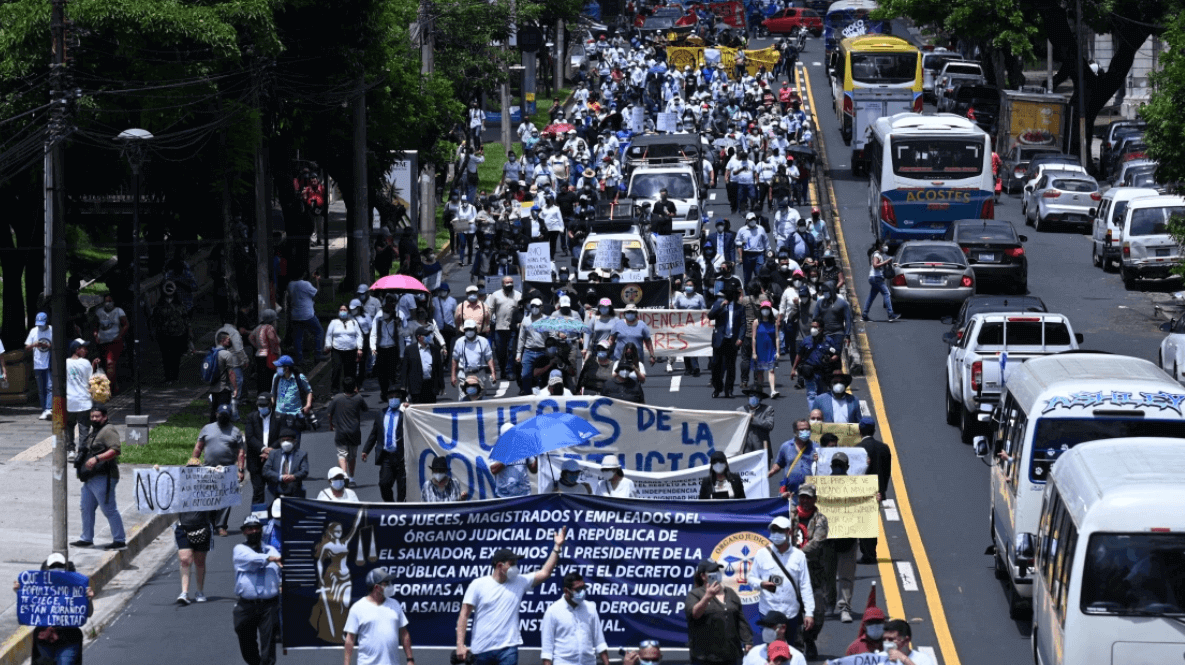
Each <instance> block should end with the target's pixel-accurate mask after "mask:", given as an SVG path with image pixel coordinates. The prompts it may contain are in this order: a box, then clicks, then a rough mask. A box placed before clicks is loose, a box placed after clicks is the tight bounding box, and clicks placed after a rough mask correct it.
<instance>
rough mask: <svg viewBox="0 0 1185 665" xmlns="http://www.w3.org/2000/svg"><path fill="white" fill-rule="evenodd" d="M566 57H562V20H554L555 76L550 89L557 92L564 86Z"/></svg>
mask: <svg viewBox="0 0 1185 665" xmlns="http://www.w3.org/2000/svg"><path fill="white" fill-rule="evenodd" d="M566 60H567V57H566V56H565V55H564V19H562V18H561V19H556V22H555V76H554V78H552V80H551V83H552V89H553V90H559V89H560V88H562V87H563V86H564V64H565V61H566Z"/></svg>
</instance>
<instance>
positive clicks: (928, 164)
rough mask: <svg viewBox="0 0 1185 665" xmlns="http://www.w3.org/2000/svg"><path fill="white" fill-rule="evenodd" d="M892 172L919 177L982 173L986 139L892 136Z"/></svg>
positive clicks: (944, 176)
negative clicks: (984, 140)
mask: <svg viewBox="0 0 1185 665" xmlns="http://www.w3.org/2000/svg"><path fill="white" fill-rule="evenodd" d="M891 141H892V147H893V173H894V174H895V175H899V176H903V177H906V178H916V179H920V180H925V179H930V178H950V177H951V176H955V177H958V178H973V177H975V176H978V175H980V174H982V173H983V149H984V148H983V146H984V143H983V139H978V140H976V139H954V138H950V139H944V138H933V139H925V138H916V139H915V138H896V137H894V138H892V139H891Z"/></svg>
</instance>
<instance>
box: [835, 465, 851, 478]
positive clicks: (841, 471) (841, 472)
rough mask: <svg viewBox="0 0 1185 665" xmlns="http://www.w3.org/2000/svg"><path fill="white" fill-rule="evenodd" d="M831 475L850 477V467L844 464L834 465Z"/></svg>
mask: <svg viewBox="0 0 1185 665" xmlns="http://www.w3.org/2000/svg"><path fill="white" fill-rule="evenodd" d="M831 475H833V476H846V475H848V467H846V466H844V465H843V464H832V465H831Z"/></svg>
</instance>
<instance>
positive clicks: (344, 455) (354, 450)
mask: <svg viewBox="0 0 1185 665" xmlns="http://www.w3.org/2000/svg"><path fill="white" fill-rule="evenodd" d="M334 445H336V446H337V458H338V459H344V460H346V461H347V462H353V461H354V460H356V459H358V444H356V443H340V442H337V443H335V444H334Z"/></svg>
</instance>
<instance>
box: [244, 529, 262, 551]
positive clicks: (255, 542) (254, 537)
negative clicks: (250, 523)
mask: <svg viewBox="0 0 1185 665" xmlns="http://www.w3.org/2000/svg"><path fill="white" fill-rule="evenodd" d="M244 535H246V536H247V544H248V545H250V546H251V547H259V543H260V542H262V541H263V532H262V531H254V532H252V533H248V534H244Z"/></svg>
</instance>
